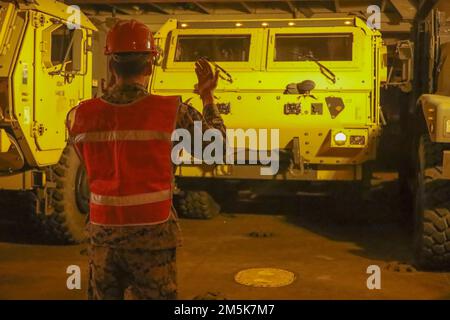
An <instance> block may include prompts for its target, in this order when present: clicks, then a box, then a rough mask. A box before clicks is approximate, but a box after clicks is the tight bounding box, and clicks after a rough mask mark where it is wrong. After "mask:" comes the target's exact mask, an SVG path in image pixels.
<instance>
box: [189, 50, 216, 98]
mask: <svg viewBox="0 0 450 320" xmlns="http://www.w3.org/2000/svg"><path fill="white" fill-rule="evenodd" d="M195 73H196V74H197V79H198V84H197V91H198V93H199V94H200V97H201V98H202V99H204V100H205V99H207V100H210V99H213V97H214V90H215V89H216V87H217V81H218V79H219V70H216V71H215V72H214V71H213V70H212V68H211V64H210V63H209V62H208V61H207V60H206V59H204V58H200V59H199V60H197V62H196V63H195ZM208 102H210V101H208Z"/></svg>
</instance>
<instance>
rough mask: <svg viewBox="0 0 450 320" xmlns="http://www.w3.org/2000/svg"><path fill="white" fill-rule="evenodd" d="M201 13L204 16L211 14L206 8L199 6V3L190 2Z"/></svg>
mask: <svg viewBox="0 0 450 320" xmlns="http://www.w3.org/2000/svg"><path fill="white" fill-rule="evenodd" d="M192 3H193V4H194V5H195V6H196V7H197V8H198V10H199V11H200V12H201V13H204V14H211V12H209V10H208V8H206V7H205V6H204V5H203V4H201V3H200V2H199V1H194V2H192Z"/></svg>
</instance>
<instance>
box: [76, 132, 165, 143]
mask: <svg viewBox="0 0 450 320" xmlns="http://www.w3.org/2000/svg"><path fill="white" fill-rule="evenodd" d="M170 136H171V134H170V133H167V132H161V131H152V130H128V131H101V132H98V131H97V132H85V133H80V134H78V135H76V136H75V138H74V142H75V143H80V142H102V141H119V140H122V141H127V140H128V141H133V140H134V141H145V140H166V141H170Z"/></svg>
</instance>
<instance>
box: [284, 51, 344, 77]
mask: <svg viewBox="0 0 450 320" xmlns="http://www.w3.org/2000/svg"><path fill="white" fill-rule="evenodd" d="M292 54H295V55H296V56H297V57H299V58H301V59H303V60H308V61H312V62H314V63H316V64H317V65H318V66H319V68H320V72H321V73H322V74H323V75H324V76H325V77H326V78H327V79H328V80H330V81H331V82H333V83H336V75H335V74H334V73H333V71H331V70H330V69H328V68H327V67H325V66H324V65H323V64H322V63H321V62H320V61H319V59H317V58H316V57H314V56H313V55H312V54H311V53H310V54H307V55H304V54H299V53H295V52H293V53H292Z"/></svg>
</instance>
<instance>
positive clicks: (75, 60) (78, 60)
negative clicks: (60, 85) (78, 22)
mask: <svg viewBox="0 0 450 320" xmlns="http://www.w3.org/2000/svg"><path fill="white" fill-rule="evenodd" d="M73 32H74V33H73V47H72V70H71V71H72V72H75V73H79V72H82V71H83V61H84V59H83V57H84V54H85V52H84V51H85V50H84V44H85V43H84V39H83V30H81V29H75V30H74V31H73Z"/></svg>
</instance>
